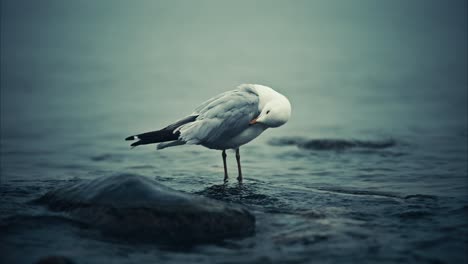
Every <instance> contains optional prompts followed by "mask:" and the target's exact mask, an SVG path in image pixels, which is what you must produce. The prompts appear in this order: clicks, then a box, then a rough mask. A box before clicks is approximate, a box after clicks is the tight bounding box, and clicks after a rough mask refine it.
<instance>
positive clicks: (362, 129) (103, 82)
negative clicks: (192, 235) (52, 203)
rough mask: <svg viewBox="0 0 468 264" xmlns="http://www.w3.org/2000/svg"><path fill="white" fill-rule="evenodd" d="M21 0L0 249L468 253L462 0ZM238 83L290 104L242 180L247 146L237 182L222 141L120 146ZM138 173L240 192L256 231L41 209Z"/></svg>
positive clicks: (199, 190) (123, 258)
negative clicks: (112, 224) (66, 192)
mask: <svg viewBox="0 0 468 264" xmlns="http://www.w3.org/2000/svg"><path fill="white" fill-rule="evenodd" d="M14 3H15V2H13V1H11V2H10V1H2V16H1V19H2V38H1V55H2V56H1V63H2V64H1V65H2V68H1V77H2V78H1V98H0V99H1V141H0V144H1V145H0V146H1V159H0V162H1V163H0V164H1V188H0V196H1V201H2V203H0V216H1V220H0V234H1V236H0V253H1V256H2V258H3V259H2V260H4V261H2V262H5V263H32V262H34V261H36V260H37V259H39V258H40V257H41V256H46V255H64V256H69V257H70V258H71V259H73V260H74V261H76V262H77V263H103V262H111V261H112V262H113V263H135V262H137V263H145V262H165V263H166V262H167V263H180V262H198V263H213V262H214V263H268V262H275V263H288V262H289V263H307V262H312V263H314V262H319V263H350V262H355V263H375V262H377V261H379V262H384V263H385V262H386V263H395V262H398V263H401V262H405V263H428V262H430V263H465V262H467V261H468V258H467V255H466V253H465V252H466V249H467V246H468V239H467V238H468V223H467V221H466V219H467V216H468V175H467V162H466V160H467V158H468V157H467V151H468V150H467V143H468V142H467V141H468V133H467V122H468V121H467V75H466V72H467V62H466V56H467V50H466V46H467V45H466V44H467V43H466V41H467V40H466V32H467V30H466V29H467V25H466V12H465V11H464V10H466V4H465V3H464V2H462V1H460V3H461V4H460V5H461V6H462V7H460V5H458V6H457V2H455V1H454V2H453V5H452V6H451V5H448V4H447V5H446V4H443V5H442V4H437V3H434V2H429V3H427V2H424V4H422V3H419V5H417V4H411V5H407V6H401V5H400V6H398V4H394V5H392V4H388V3H386V4H384V3H381V5H379V6H377V5H374V4H372V3H373V1H363V2H362V5H360V6H359V7H355V6H352V5H349V6H344V7H343V9H342V8H341V7H342V3H340V4H339V5H338V4H337V3H331V4H326V3H325V2H324V3H320V2H316V3H313V4H312V3H308V2H305V1H304V2H299V1H297V2H296V3H295V4H293V5H287V4H285V3H283V2H257V4H258V5H259V6H261V7H262V9H260V10H262V11H258V10H257V9H252V8H249V4H248V3H238V4H234V3H230V4H224V5H221V4H217V2H208V1H206V2H205V1H202V2H199V4H193V3H192V2H190V3H187V2H177V1H176V2H175V3H173V4H169V3H156V2H141V3H140V4H138V5H132V6H130V4H128V3H126V2H117V1H113V2H112V3H113V4H112V7H113V8H108V7H109V5H108V4H109V3H107V4H106V2H104V1H103V2H100V3H99V4H95V6H92V8H91V7H90V6H87V5H85V4H79V3H73V4H72V3H68V4H67V5H65V4H60V3H58V2H57V3H56V2H51V3H50V5H42V4H41V6H34V5H33V4H31V3H29V4H24V3H26V2H24V3H23V2H19V4H18V3H17V4H14ZM114 3H115V4H114ZM272 3H273V4H272ZM396 3H400V2H396ZM401 3H405V2H401ZM401 3H400V4H401ZM363 6H364V7H366V8H362V7H363ZM421 6H424V8H423V10H420V7H421ZM46 7H47V8H46ZM463 7H464V8H463ZM194 10H196V11H197V12H194ZM387 11H388V12H387ZM240 14H242V15H240ZM375 15H378V16H377V17H378V19H376V17H375ZM84 17H86V19H84ZM214 21H216V22H217V23H214ZM272 28H274V29H275V30H272ZM242 82H252V83H262V84H266V85H270V86H272V87H273V88H275V89H277V90H279V91H280V92H282V93H284V94H285V95H287V96H288V97H289V99H290V101H291V103H292V106H293V115H292V118H291V120H290V122H289V123H288V124H286V125H285V126H284V127H281V128H278V129H272V130H269V131H266V132H265V133H264V134H263V135H262V136H261V137H259V138H258V139H256V140H255V141H254V142H252V143H251V144H248V145H246V146H244V147H242V148H241V157H242V162H243V163H242V164H243V169H244V177H245V182H244V184H243V185H239V184H237V183H236V181H235V177H236V173H235V172H236V166H235V158H234V153H228V165H229V171H230V172H231V174H230V176H231V178H230V179H231V180H230V182H229V183H228V184H226V185H225V184H223V183H222V178H223V168H222V160H221V154H220V153H219V152H218V151H212V150H207V149H204V148H201V147H198V146H183V147H178V148H171V149H165V150H163V151H156V150H155V147H153V146H144V147H138V148H135V149H133V150H130V148H129V147H128V144H127V142H125V141H123V139H124V138H125V137H126V136H128V135H130V134H133V133H137V132H145V131H148V130H152V129H155V128H160V127H163V126H165V125H167V124H168V123H170V122H171V121H174V120H176V119H178V118H180V117H183V116H184V115H185V114H188V113H190V112H191V110H192V109H193V108H195V107H196V106H197V105H198V104H199V103H200V102H202V101H203V100H205V99H207V98H209V97H211V96H213V95H215V94H217V93H220V92H223V91H225V90H229V89H232V88H234V87H235V86H236V85H238V84H240V83H242ZM122 173H131V174H138V175H142V176H145V177H150V178H154V179H156V180H158V181H159V182H161V183H163V184H165V185H167V186H170V187H172V188H175V189H177V190H181V191H185V192H189V193H196V194H199V195H203V196H207V197H211V198H214V199H219V200H223V201H227V202H233V203H240V204H243V205H245V206H246V207H247V208H249V210H250V211H252V212H253V213H254V215H255V216H256V219H257V227H256V234H255V235H254V236H253V237H249V238H246V239H243V240H233V241H225V242H224V243H221V244H216V245H201V246H197V247H195V248H190V249H187V248H184V249H173V248H171V249H167V248H162V247H157V246H155V245H148V244H141V245H135V244H130V243H125V242H122V241H114V240H111V239H110V238H107V237H103V236H101V235H100V234H99V233H97V232H96V231H95V230H92V229H90V228H87V227H85V226H81V225H80V224H78V223H74V222H71V221H70V220H67V219H66V218H64V216H63V215H61V214H57V213H52V212H49V211H47V210H46V209H44V208H41V207H38V206H36V205H33V204H31V203H29V201H31V200H33V199H35V198H37V197H39V196H41V195H42V194H44V193H45V192H47V191H49V190H51V189H54V188H56V187H57V186H61V185H64V184H66V183H68V182H70V181H81V180H86V179H93V178H96V177H102V176H105V175H113V174H122Z"/></svg>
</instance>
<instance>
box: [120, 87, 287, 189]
mask: <svg viewBox="0 0 468 264" xmlns="http://www.w3.org/2000/svg"><path fill="white" fill-rule="evenodd" d="M290 116H291V104H290V103H289V100H288V99H287V98H286V97H285V96H284V95H282V94H280V93H278V92H276V91H275V90H273V89H272V88H270V87H267V86H264V85H259V84H242V85H240V86H239V87H238V88H237V89H235V90H232V91H227V92H224V93H222V94H220V95H218V96H215V97H213V98H211V99H209V100H207V101H206V102H204V103H202V104H201V105H200V106H199V107H197V108H196V109H195V111H193V113H192V114H190V115H189V116H187V117H185V118H183V119H180V120H179V121H177V122H175V123H173V124H171V125H169V126H167V127H165V128H163V129H161V130H157V131H152V132H147V133H142V134H138V135H133V136H129V137H127V138H126V139H125V140H138V141H136V142H134V143H132V144H131V146H132V147H135V146H138V145H146V144H153V143H159V144H158V146H157V148H158V149H163V148H167V147H173V146H178V145H184V144H196V145H202V146H204V147H207V148H210V149H217V150H222V158H223V165H224V181H225V182H226V181H227V180H228V172H227V168H226V150H227V149H235V151H236V160H237V169H238V173H239V174H238V177H237V180H238V181H239V182H242V170H241V164H240V153H239V147H240V146H242V145H244V144H246V143H248V142H250V141H251V140H253V139H254V138H256V137H258V136H259V135H260V134H261V133H262V132H263V131H265V130H266V129H267V128H270V127H279V126H282V125H284V124H285V123H286V122H287V121H288V120H289V117H290ZM160 142H163V143H160Z"/></svg>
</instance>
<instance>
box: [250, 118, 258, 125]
mask: <svg viewBox="0 0 468 264" xmlns="http://www.w3.org/2000/svg"><path fill="white" fill-rule="evenodd" d="M249 124H251V125H254V124H257V118H254V119H252V120H250V122H249Z"/></svg>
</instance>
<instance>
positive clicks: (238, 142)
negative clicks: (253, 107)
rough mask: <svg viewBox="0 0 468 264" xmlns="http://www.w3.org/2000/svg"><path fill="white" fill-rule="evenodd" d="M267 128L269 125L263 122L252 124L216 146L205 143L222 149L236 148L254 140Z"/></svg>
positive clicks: (213, 147)
mask: <svg viewBox="0 0 468 264" xmlns="http://www.w3.org/2000/svg"><path fill="white" fill-rule="evenodd" d="M265 129H267V127H266V126H263V125H262V124H255V125H251V126H249V127H248V128H247V129H245V130H244V131H242V132H241V133H239V134H238V135H236V136H234V137H231V138H229V139H226V140H225V141H223V142H220V143H218V144H217V145H216V146H213V145H211V146H207V145H205V147H208V148H211V149H220V150H223V149H236V148H238V147H240V146H242V145H244V144H247V143H248V142H250V141H252V140H253V139H254V138H256V137H258V136H259V135H260V134H261V133H262V132H263V131H265Z"/></svg>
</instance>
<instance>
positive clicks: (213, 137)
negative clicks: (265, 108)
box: [176, 87, 259, 145]
mask: <svg viewBox="0 0 468 264" xmlns="http://www.w3.org/2000/svg"><path fill="white" fill-rule="evenodd" d="M258 101H259V98H258V94H257V92H256V91H255V90H254V89H252V88H251V87H239V88H238V89H236V90H233V91H229V92H225V93H222V94H220V95H218V96H216V97H213V98H211V99H210V100H208V101H206V102H204V103H203V104H201V105H200V106H199V107H197V108H196V109H195V111H194V113H193V115H198V117H197V119H196V120H195V121H194V122H191V123H188V124H185V125H182V126H180V127H179V128H178V129H176V131H179V132H180V138H181V139H182V140H183V141H185V142H187V143H189V144H207V145H212V144H214V145H216V143H217V142H222V141H225V140H227V139H230V138H232V137H234V136H236V135H238V134H240V133H241V132H242V131H244V130H245V129H247V128H248V127H249V122H250V120H252V119H253V118H254V117H256V116H258V114H259V109H258Z"/></svg>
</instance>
